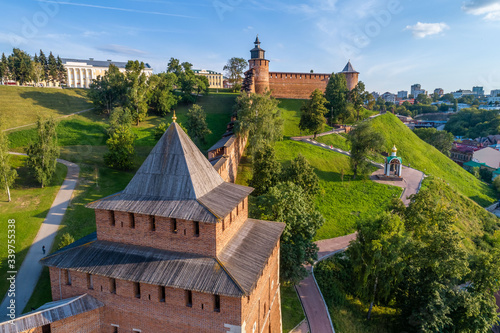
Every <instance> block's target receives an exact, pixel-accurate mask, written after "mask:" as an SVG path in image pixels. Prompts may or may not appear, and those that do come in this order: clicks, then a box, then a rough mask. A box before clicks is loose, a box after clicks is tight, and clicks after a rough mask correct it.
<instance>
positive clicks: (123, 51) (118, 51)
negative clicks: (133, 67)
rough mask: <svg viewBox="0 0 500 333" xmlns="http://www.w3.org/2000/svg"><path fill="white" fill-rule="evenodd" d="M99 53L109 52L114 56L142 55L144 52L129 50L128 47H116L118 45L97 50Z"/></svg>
mask: <svg viewBox="0 0 500 333" xmlns="http://www.w3.org/2000/svg"><path fill="white" fill-rule="evenodd" d="M97 49H98V50H99V51H104V52H110V53H114V54H126V55H134V56H138V55H144V54H146V52H144V51H141V50H137V49H133V48H130V47H128V46H123V45H118V44H107V45H104V46H100V47H98V48H97Z"/></svg>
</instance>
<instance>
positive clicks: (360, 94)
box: [349, 81, 368, 120]
mask: <svg viewBox="0 0 500 333" xmlns="http://www.w3.org/2000/svg"><path fill="white" fill-rule="evenodd" d="M367 96H368V93H367V92H366V91H365V84H364V83H363V81H359V82H358V84H357V85H356V87H354V89H352V90H351V91H350V92H349V100H350V102H351V103H352V106H353V107H354V110H356V120H359V119H360V113H361V109H363V105H364V104H365V101H366V100H367V98H368V97H367Z"/></svg>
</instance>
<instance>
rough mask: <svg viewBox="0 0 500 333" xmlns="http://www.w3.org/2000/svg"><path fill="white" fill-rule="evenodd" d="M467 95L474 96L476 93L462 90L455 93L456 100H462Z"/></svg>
mask: <svg viewBox="0 0 500 333" xmlns="http://www.w3.org/2000/svg"><path fill="white" fill-rule="evenodd" d="M467 95H474V93H473V92H472V90H462V89H460V90H457V91H455V92H454V93H453V97H454V98H460V97H463V96H467Z"/></svg>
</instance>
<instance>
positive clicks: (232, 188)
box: [87, 122, 253, 222]
mask: <svg viewBox="0 0 500 333" xmlns="http://www.w3.org/2000/svg"><path fill="white" fill-rule="evenodd" d="M252 191H253V189H252V188H250V187H245V186H240V185H236V184H232V183H226V182H224V180H223V179H222V178H221V176H220V175H219V174H218V173H217V171H216V170H215V169H214V167H213V166H212V164H211V163H210V162H209V161H208V160H207V159H206V158H205V156H203V154H202V153H201V152H200V150H199V149H198V148H197V147H196V145H195V144H194V143H193V142H192V141H191V139H189V137H188V136H187V134H186V133H184V131H183V130H182V129H181V127H180V126H179V125H178V124H177V123H175V122H174V123H172V124H171V125H170V126H169V127H168V129H167V131H166V132H165V134H164V135H163V136H162V137H161V139H160V140H159V141H158V143H157V144H156V146H155V147H154V148H153V150H152V151H151V153H150V154H149V156H148V157H147V158H146V160H145V161H144V163H143V164H142V166H141V167H140V168H139V170H138V171H137V173H136V174H135V176H134V177H133V178H132V180H131V181H130V183H129V184H128V185H127V187H126V188H125V189H124V190H123V191H122V192H119V193H116V194H114V195H112V196H109V197H106V198H103V199H100V200H98V201H95V202H92V203H90V204H89V205H88V206H87V207H89V208H94V209H105V210H116V211H125V212H130V213H139V214H150V215H156V216H163V217H172V218H179V219H187V220H195V221H200V222H217V220H218V219H221V218H223V217H225V216H226V215H227V214H229V212H231V211H232V210H233V209H234V207H236V206H237V205H238V204H239V203H240V202H241V201H242V200H244V199H245V198H246V197H247V196H248V195H249V194H250V193H251V192H252ZM224 214H225V215H224Z"/></svg>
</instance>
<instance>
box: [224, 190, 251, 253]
mask: <svg viewBox="0 0 500 333" xmlns="http://www.w3.org/2000/svg"><path fill="white" fill-rule="evenodd" d="M247 219H248V197H246V198H245V199H244V200H243V201H242V202H240V204H239V205H238V206H237V207H236V208H235V209H234V210H233V211H232V212H231V213H230V214H229V215H228V216H226V217H225V218H224V223H222V222H220V223H217V250H216V252H217V254H219V252H220V251H221V250H222V249H223V248H224V246H226V244H227V243H228V242H229V241H230V240H231V238H233V236H234V235H235V234H236V233H237V232H238V230H240V228H241V226H242V225H243V223H245V221H246V220H247Z"/></svg>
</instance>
